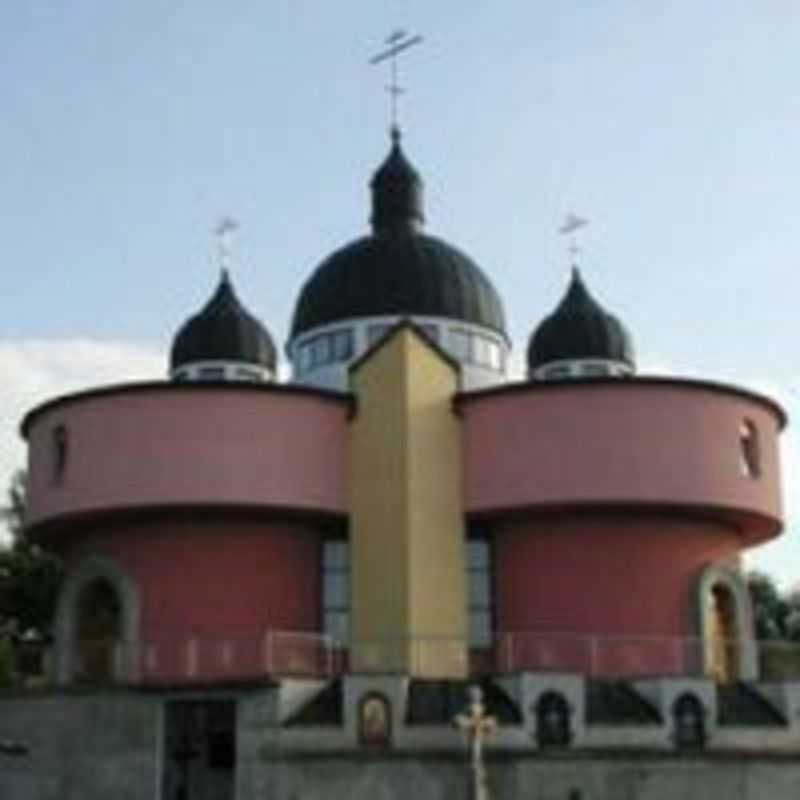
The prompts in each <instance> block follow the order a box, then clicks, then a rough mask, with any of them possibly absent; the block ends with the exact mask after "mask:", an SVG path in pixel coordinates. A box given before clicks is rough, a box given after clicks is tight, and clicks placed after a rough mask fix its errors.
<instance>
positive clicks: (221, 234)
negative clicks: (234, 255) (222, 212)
mask: <svg viewBox="0 0 800 800" xmlns="http://www.w3.org/2000/svg"><path fill="white" fill-rule="evenodd" d="M238 230H239V223H238V222H237V221H236V220H235V219H233V218H232V217H228V216H225V217H222V219H220V221H219V222H218V223H217V224H216V226H215V227H214V237H215V239H216V245H217V247H216V251H217V252H216V257H217V265H218V266H219V268H220V271H221V272H222V273H223V274H227V272H228V269H229V268H230V262H231V251H232V250H233V242H232V238H233V234H234V233H235V232H236V231H238Z"/></svg>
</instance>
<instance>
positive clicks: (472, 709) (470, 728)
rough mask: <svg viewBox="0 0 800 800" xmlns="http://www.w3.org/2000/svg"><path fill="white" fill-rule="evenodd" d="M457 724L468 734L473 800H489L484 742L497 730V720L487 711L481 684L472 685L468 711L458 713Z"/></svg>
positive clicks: (471, 794)
mask: <svg viewBox="0 0 800 800" xmlns="http://www.w3.org/2000/svg"><path fill="white" fill-rule="evenodd" d="M455 723H456V726H457V727H458V728H459V729H460V730H462V731H464V733H466V734H467V741H468V743H469V752H470V770H471V777H472V781H471V792H470V797H471V800H489V787H488V785H487V783H486V764H485V763H484V760H483V743H484V741H485V740H486V738H487V737H488V736H490V735H491V734H493V733H494V732H495V731H496V730H497V720H496V719H495V718H494V717H491V716H489V715H488V714H487V713H486V708H485V706H484V705H483V692H482V691H481V688H480V686H470V688H469V705H468V706H467V710H466V713H463V714H458V715H456V718H455Z"/></svg>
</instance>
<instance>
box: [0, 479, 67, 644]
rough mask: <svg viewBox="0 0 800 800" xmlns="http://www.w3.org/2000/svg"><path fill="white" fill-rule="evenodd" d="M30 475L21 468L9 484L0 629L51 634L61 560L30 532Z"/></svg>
mask: <svg viewBox="0 0 800 800" xmlns="http://www.w3.org/2000/svg"><path fill="white" fill-rule="evenodd" d="M26 483H27V480H26V475H25V473H24V472H23V471H22V470H19V471H17V472H16V473H15V474H14V476H13V478H12V479H11V484H10V485H9V487H8V505H7V507H6V513H5V516H6V520H7V524H8V527H9V530H10V532H11V544H10V546H7V547H5V548H4V549H1V550H0V629H4V628H5V629H11V630H12V631H17V632H19V633H24V632H27V631H35V632H37V633H39V634H43V635H47V634H48V633H49V631H50V628H51V625H52V620H53V615H54V613H55V606H56V600H57V597H58V591H59V589H60V587H61V580H62V576H63V568H62V565H61V561H60V560H59V559H58V558H57V557H56V556H55V555H54V554H52V553H49V552H47V551H46V550H45V549H43V548H42V547H41V546H40V545H38V544H37V543H36V542H34V541H32V540H31V538H30V537H29V536H28V535H27V532H26V530H25V526H24V520H25V498H26V494H25V487H26Z"/></svg>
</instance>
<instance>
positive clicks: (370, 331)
mask: <svg viewBox="0 0 800 800" xmlns="http://www.w3.org/2000/svg"><path fill="white" fill-rule="evenodd" d="M389 327H390V326H389V325H386V324H381V325H370V326H369V328H367V347H372V345H373V344H375V342H377V341H378V339H380V338H381V336H383V335H384V334H385V333H386V331H388V330H389Z"/></svg>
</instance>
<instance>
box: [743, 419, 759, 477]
mask: <svg viewBox="0 0 800 800" xmlns="http://www.w3.org/2000/svg"><path fill="white" fill-rule="evenodd" d="M739 469H740V470H741V473H742V475H744V477H746V478H757V477H758V476H759V475H760V474H761V449H760V447H759V443H758V429H757V428H756V426H755V425H754V424H753V423H752V422H751V421H750V420H749V419H746V420H745V421H744V422H742V424H741V425H740V426H739Z"/></svg>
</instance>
